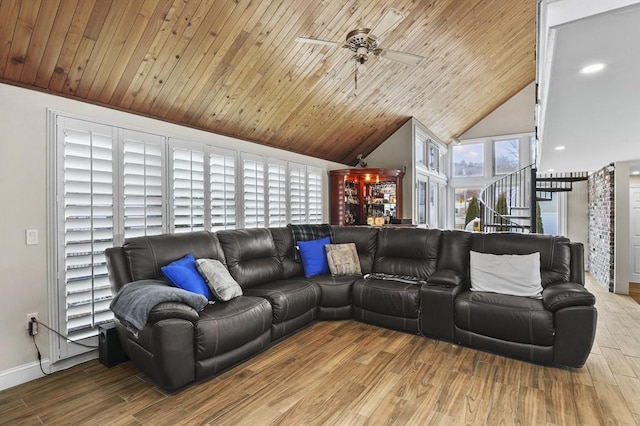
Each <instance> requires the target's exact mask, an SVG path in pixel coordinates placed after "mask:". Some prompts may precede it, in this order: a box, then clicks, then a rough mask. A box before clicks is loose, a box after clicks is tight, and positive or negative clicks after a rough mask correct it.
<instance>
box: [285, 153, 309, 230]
mask: <svg viewBox="0 0 640 426" xmlns="http://www.w3.org/2000/svg"><path fill="white" fill-rule="evenodd" d="M306 181H307V179H306V170H305V167H304V166H303V165H301V164H293V163H289V202H290V208H291V223H294V224H301V223H306V222H307V196H306V195H307V182H306Z"/></svg>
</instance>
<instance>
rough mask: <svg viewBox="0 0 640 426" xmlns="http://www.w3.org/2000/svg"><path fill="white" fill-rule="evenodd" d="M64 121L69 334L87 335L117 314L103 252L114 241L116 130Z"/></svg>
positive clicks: (90, 334)
mask: <svg viewBox="0 0 640 426" xmlns="http://www.w3.org/2000/svg"><path fill="white" fill-rule="evenodd" d="M64 123H65V130H64V149H63V156H64V159H63V174H64V180H63V194H64V195H63V196H64V202H63V203H62V206H61V209H63V212H62V217H63V219H64V282H65V307H66V334H67V335H69V336H70V337H71V338H72V339H83V338H87V337H91V336H96V335H97V328H96V326H97V325H99V324H102V323H105V322H108V321H110V320H111V319H112V318H113V314H112V313H111V311H110V310H109V303H110V302H111V285H110V282H109V277H108V275H107V265H106V259H105V256H104V250H105V249H106V248H108V247H112V246H113V242H114V196H113V177H114V173H113V135H112V133H111V129H110V128H107V127H105V126H99V125H93V126H92V125H91V124H92V123H90V124H89V125H87V123H83V122H78V121H76V120H65V122H64Z"/></svg>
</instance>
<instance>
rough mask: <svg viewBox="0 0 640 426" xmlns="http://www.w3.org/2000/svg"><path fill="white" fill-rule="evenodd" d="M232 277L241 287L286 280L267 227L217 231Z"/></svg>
mask: <svg viewBox="0 0 640 426" xmlns="http://www.w3.org/2000/svg"><path fill="white" fill-rule="evenodd" d="M216 235H217V236H218V239H219V240H220V245H221V246H222V250H223V251H224V256H225V259H226V260H227V267H228V268H229V272H231V276H233V278H234V279H235V280H236V281H237V282H238V284H240V287H242V288H250V287H253V286H255V285H258V284H262V283H266V282H269V281H275V280H280V279H282V278H283V268H282V263H280V260H279V259H278V255H277V252H276V246H275V243H274V241H273V238H272V237H271V232H269V230H268V229H265V228H252V229H234V230H228V231H218V232H217V234H216Z"/></svg>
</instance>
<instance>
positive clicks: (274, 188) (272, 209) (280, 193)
mask: <svg viewBox="0 0 640 426" xmlns="http://www.w3.org/2000/svg"><path fill="white" fill-rule="evenodd" d="M267 197H268V199H269V201H268V205H267V210H268V217H269V226H270V227H275V226H286V225H287V164H286V163H285V162H284V161H279V160H272V159H269V162H268V164H267Z"/></svg>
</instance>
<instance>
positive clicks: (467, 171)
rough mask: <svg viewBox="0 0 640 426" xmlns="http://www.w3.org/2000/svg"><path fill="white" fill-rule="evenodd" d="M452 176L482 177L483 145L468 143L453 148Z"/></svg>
mask: <svg viewBox="0 0 640 426" xmlns="http://www.w3.org/2000/svg"><path fill="white" fill-rule="evenodd" d="M452 152H453V176H455V177H459V176H483V174H484V144H483V143H470V144H463V145H455V146H454V147H453V150H452Z"/></svg>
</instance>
